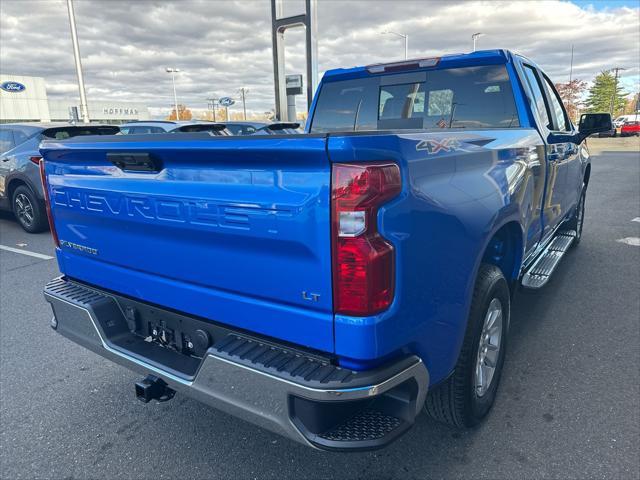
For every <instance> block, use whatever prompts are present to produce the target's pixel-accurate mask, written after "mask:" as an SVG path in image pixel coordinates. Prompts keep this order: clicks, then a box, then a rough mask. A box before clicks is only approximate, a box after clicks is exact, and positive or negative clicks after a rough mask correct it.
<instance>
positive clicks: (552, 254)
mask: <svg viewBox="0 0 640 480" xmlns="http://www.w3.org/2000/svg"><path fill="white" fill-rule="evenodd" d="M575 238H576V232H575V231H573V230H564V231H561V232H558V234H557V235H556V236H555V238H554V239H553V240H551V242H550V243H549V245H547V248H545V250H544V251H543V252H542V254H541V255H540V256H539V257H538V259H537V260H536V261H535V262H533V265H531V267H529V270H527V272H526V273H525V274H524V276H523V277H522V282H521V283H522V286H523V287H525V288H531V289H538V288H542V287H544V286H545V285H546V284H547V282H548V281H549V278H551V275H552V274H553V272H554V271H555V269H556V267H557V266H558V264H559V263H560V260H562V257H563V256H564V254H565V253H567V251H568V250H569V247H570V246H571V244H572V243H573V241H574V240H575Z"/></svg>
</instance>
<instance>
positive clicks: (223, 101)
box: [218, 97, 236, 107]
mask: <svg viewBox="0 0 640 480" xmlns="http://www.w3.org/2000/svg"><path fill="white" fill-rule="evenodd" d="M218 102H219V103H220V105H222V106H223V107H230V106H231V105H233V104H234V103H236V101H235V100H234V99H233V98H231V97H221V98H220V100H218Z"/></svg>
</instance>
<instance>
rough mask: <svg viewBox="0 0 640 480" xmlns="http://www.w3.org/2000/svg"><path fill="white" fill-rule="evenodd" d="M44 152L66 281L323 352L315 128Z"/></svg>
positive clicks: (325, 298)
mask: <svg viewBox="0 0 640 480" xmlns="http://www.w3.org/2000/svg"><path fill="white" fill-rule="evenodd" d="M42 151H43V154H44V157H45V165H46V172H47V176H48V183H49V189H50V197H51V200H52V213H53V216H54V223H55V226H56V230H57V233H58V237H59V239H60V244H61V248H60V250H59V253H58V257H59V259H60V265H61V269H62V271H63V272H64V273H65V274H66V275H68V276H69V277H72V278H75V279H78V280H82V281H85V282H88V283H90V284H94V285H97V286H100V287H103V288H107V289H110V290H113V291H116V292H118V293H121V294H124V295H129V296H131V297H134V298H137V299H141V300H144V301H148V302H151V303H155V304H158V305H160V306H163V307H168V308H171V309H175V310H178V311H181V312H186V313H190V314H193V315H196V316H199V317H203V318H205V319H210V320H213V321H217V322H220V323H223V324H226V325H230V326H234V327H238V328H241V329H246V330H249V331H252V332H257V333H261V334H264V335H268V336H272V337H276V338H278V339H282V340H288V341H291V342H294V343H298V344H302V345H306V346H308V347H312V348H316V349H319V350H324V351H329V352H330V351H333V313H332V295H331V257H330V250H331V249H330V222H329V187H330V169H329V162H328V159H327V156H326V152H325V138H324V136H310V135H305V136H302V135H301V136H287V139H286V141H284V140H283V139H282V138H280V137H273V136H272V137H226V138H223V137H217V138H212V137H211V136H209V135H208V134H204V133H202V134H181V135H172V134H165V135H153V136H135V135H134V136H130V135H127V136H116V137H111V140H104V141H99V140H98V139H95V138H92V139H89V138H85V139H82V138H77V139H73V140H71V141H69V142H65V143H59V144H47V145H46V146H45V147H44V148H43V150H42ZM136 155H137V157H136ZM127 158H129V159H131V158H148V159H151V161H152V162H153V163H154V164H155V167H152V168H150V169H148V170H139V171H133V170H132V169H131V167H128V166H127V165H128V164H127V162H128V160H127Z"/></svg>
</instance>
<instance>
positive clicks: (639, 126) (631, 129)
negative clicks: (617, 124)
mask: <svg viewBox="0 0 640 480" xmlns="http://www.w3.org/2000/svg"><path fill="white" fill-rule="evenodd" d="M631 135H640V122H627V123H625V124H624V125H622V128H620V136H621V137H629V136H631Z"/></svg>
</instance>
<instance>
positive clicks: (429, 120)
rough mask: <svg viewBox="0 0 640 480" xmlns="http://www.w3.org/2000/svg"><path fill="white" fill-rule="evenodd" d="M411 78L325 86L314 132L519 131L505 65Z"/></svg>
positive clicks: (385, 77) (400, 75) (414, 75)
mask: <svg viewBox="0 0 640 480" xmlns="http://www.w3.org/2000/svg"><path fill="white" fill-rule="evenodd" d="M394 78H397V79H398V81H397V83H396V82H394ZM407 78H408V75H407V74H398V75H395V76H394V75H381V76H378V77H369V78H361V79H354V80H343V81H337V82H329V83H326V84H324V85H323V86H322V90H321V92H320V96H319V97H318V103H317V106H316V111H315V114H314V118H313V123H312V125H311V131H312V132H315V133H326V132H350V131H366V130H395V129H445V128H513V127H518V126H519V121H518V112H517V109H516V106H515V101H514V98H513V91H512V90H511V83H510V81H509V76H508V73H507V69H506V67H505V66H504V65H490V66H482V67H464V68H449V69H442V70H433V71H427V72H418V73H415V74H412V78H411V80H410V81H407ZM414 78H415V80H414Z"/></svg>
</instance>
